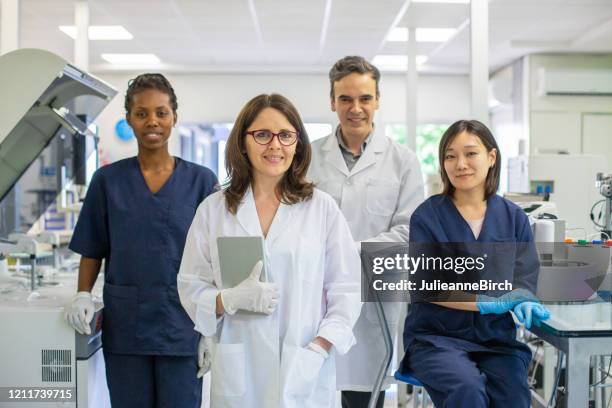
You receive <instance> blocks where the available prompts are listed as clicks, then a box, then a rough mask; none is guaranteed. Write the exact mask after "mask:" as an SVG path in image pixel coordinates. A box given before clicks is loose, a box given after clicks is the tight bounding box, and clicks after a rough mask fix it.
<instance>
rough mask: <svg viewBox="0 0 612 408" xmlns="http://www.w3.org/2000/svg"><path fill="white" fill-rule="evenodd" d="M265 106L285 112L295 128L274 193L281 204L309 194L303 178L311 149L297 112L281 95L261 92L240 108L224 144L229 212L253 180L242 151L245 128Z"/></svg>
mask: <svg viewBox="0 0 612 408" xmlns="http://www.w3.org/2000/svg"><path fill="white" fill-rule="evenodd" d="M265 108H273V109H276V110H277V111H279V112H280V113H282V114H283V115H285V117H286V118H287V120H288V121H289V123H291V125H292V126H293V127H294V128H295V129H296V130H297V132H298V140H297V142H296V143H297V146H296V149H295V155H294V156H293V161H292V162H291V166H290V167H289V169H288V170H287V172H286V173H285V174H284V175H283V178H282V180H281V182H280V183H279V184H278V186H277V191H276V194H277V197H278V198H279V199H280V200H281V201H282V202H283V203H285V204H295V203H298V202H300V201H306V200H310V199H311V198H312V193H313V189H314V184H312V183H309V182H307V181H306V180H305V178H306V172H307V170H308V166H309V165H310V157H311V154H312V150H311V148H310V141H309V140H308V134H307V133H306V129H305V128H304V123H303V122H302V119H301V118H300V114H299V113H298V111H297V109H296V108H295V107H294V106H293V104H292V103H291V102H290V101H289V99H287V98H285V97H284V96H282V95H279V94H271V95H266V94H261V95H258V96H256V97H255V98H253V99H251V100H250V101H249V102H247V104H246V105H245V106H244V107H243V108H242V110H241V111H240V113H239V114H238V118H236V123H234V127H233V128H232V131H231V132H230V135H229V138H228V139H227V144H226V146H225V168H226V170H227V174H228V177H229V181H228V182H227V183H226V184H225V185H224V191H223V194H224V195H225V200H226V202H227V208H228V209H229V211H230V212H231V213H232V214H236V212H237V211H238V206H239V205H240V202H241V201H242V198H243V197H244V194H245V192H246V190H247V188H248V187H249V186H250V184H251V182H252V181H253V168H252V165H251V163H250V161H249V158H248V156H247V153H246V143H245V140H246V137H247V135H246V131H247V130H248V128H249V126H251V124H252V123H253V122H254V121H255V119H256V118H257V116H258V115H259V113H260V112H261V111H262V110H264V109H265Z"/></svg>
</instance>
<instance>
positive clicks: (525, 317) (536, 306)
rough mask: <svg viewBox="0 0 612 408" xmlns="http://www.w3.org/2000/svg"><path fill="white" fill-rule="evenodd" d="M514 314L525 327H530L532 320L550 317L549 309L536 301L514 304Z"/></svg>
mask: <svg viewBox="0 0 612 408" xmlns="http://www.w3.org/2000/svg"><path fill="white" fill-rule="evenodd" d="M514 315H515V316H516V318H517V319H518V321H519V322H521V323H523V324H524V325H525V327H526V328H527V329H529V328H531V322H532V321H542V320H546V319H548V318H549V317H550V311H549V310H548V309H547V308H546V307H544V305H541V304H540V303H536V302H523V303H519V304H518V305H516V306H514Z"/></svg>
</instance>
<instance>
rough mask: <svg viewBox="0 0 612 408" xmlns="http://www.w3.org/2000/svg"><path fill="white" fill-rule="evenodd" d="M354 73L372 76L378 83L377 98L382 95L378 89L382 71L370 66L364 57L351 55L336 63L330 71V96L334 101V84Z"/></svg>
mask: <svg viewBox="0 0 612 408" xmlns="http://www.w3.org/2000/svg"><path fill="white" fill-rule="evenodd" d="M352 73H358V74H370V75H372V78H373V79H374V81H375V82H376V96H378V95H380V91H379V89H378V82H380V71H379V70H378V68H376V67H375V66H374V65H372V64H370V63H369V62H368V61H366V59H365V58H363V57H359V56H356V55H349V56H347V57H344V58H342V59H340V60H338V61H336V63H335V64H334V66H333V67H332V68H331V69H330V70H329V86H330V92H329V95H330V96H331V98H332V99H334V98H335V95H334V82H337V81H339V80H341V79H342V78H344V77H345V76H348V75H350V74H352Z"/></svg>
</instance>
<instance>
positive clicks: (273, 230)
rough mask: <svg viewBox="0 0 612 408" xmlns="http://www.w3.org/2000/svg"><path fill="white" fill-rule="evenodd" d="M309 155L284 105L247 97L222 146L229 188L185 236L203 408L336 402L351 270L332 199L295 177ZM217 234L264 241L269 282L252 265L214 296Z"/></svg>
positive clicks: (355, 264)
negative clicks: (200, 339)
mask: <svg viewBox="0 0 612 408" xmlns="http://www.w3.org/2000/svg"><path fill="white" fill-rule="evenodd" d="M310 155H311V150H310V143H309V141H308V136H307V134H306V130H305V129H304V125H303V123H302V120H301V119H300V117H299V114H298V112H297V110H296V109H295V107H294V106H293V105H292V104H291V102H290V101H289V100H287V99H286V98H284V97H283V96H281V95H277V94H272V95H259V96H257V97H255V98H253V99H252V100H251V101H249V102H248V103H247V104H246V106H245V107H244V108H243V109H242V111H241V112H240V114H239V115H238V118H237V120H236V123H235V125H234V128H233V129H232V132H231V134H230V137H229V139H228V142H227V145H226V167H227V170H228V174H229V177H230V181H229V182H228V184H227V185H226V187H225V188H224V190H223V191H220V192H217V193H215V194H213V195H211V196H209V197H208V198H207V199H206V200H205V201H204V202H202V204H201V205H200V206H199V208H198V210H197V212H196V216H195V218H194V220H193V223H192V225H191V228H190V230H189V233H188V235H187V242H186V244H185V251H184V253H183V259H182V263H181V267H180V271H179V274H178V288H179V294H180V299H181V303H182V304H183V306H184V307H185V309H186V310H187V312H188V314H189V316H191V319H192V320H193V321H194V323H195V329H196V330H197V331H199V332H200V333H202V334H203V335H204V336H207V337H208V338H212V341H211V342H209V344H208V346H207V347H209V350H206V353H205V355H206V356H207V358H208V357H210V358H211V359H212V363H211V374H212V378H211V401H212V406H213V407H284V408H286V407H317V408H319V407H333V406H334V400H335V386H336V384H335V360H334V355H335V354H343V353H346V352H347V351H348V350H349V348H350V347H351V346H352V345H353V344H354V342H355V339H354V337H353V333H352V327H353V325H354V324H355V321H356V319H357V317H358V316H359V311H360V307H361V303H360V294H359V270H360V263H359V256H358V253H357V250H356V248H355V245H354V243H353V239H352V237H351V233H350V230H349V228H348V226H347V223H346V221H345V219H344V217H343V216H342V214H341V212H340V210H339V209H338V207H337V205H336V203H335V202H334V200H333V199H332V198H331V197H330V196H328V195H327V194H325V193H323V192H321V191H319V190H316V189H314V186H313V185H312V184H311V183H308V182H306V181H305V175H306V171H307V169H308V166H309V163H310ZM219 236H263V237H264V238H265V241H264V246H265V259H264V263H265V270H266V274H267V282H265V283H264V282H260V281H259V279H258V277H259V273H260V272H261V264H256V265H255V266H254V268H253V271H252V273H251V276H250V277H249V278H247V279H246V280H245V281H244V282H242V283H240V284H239V285H237V286H236V287H234V288H225V289H222V288H223V285H222V276H221V272H220V269H219V259H218V253H217V242H216V238H217V237H219ZM243 311H250V312H258V313H244V312H243Z"/></svg>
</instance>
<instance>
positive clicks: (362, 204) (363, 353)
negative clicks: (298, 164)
mask: <svg viewBox="0 0 612 408" xmlns="http://www.w3.org/2000/svg"><path fill="white" fill-rule="evenodd" d="M375 129H377V131H376V132H375V133H374V135H373V136H372V138H371V140H370V142H369V144H368V145H367V146H366V149H365V151H364V152H363V154H362V156H361V157H360V158H359V160H358V161H357V163H356V164H355V166H354V167H353V169H352V170H351V171H350V172H349V170H348V168H347V166H346V162H345V161H344V158H343V157H342V152H341V151H340V147H339V146H338V139H337V138H336V135H335V133H332V134H331V135H329V136H327V137H326V138H323V139H320V140H317V141H315V142H314V143H312V150H313V154H312V161H311V164H310V168H309V170H308V179H309V180H311V181H313V182H315V183H316V185H317V187H318V188H320V189H321V190H323V191H325V192H327V193H329V194H330V195H331V196H332V197H333V198H334V200H336V202H337V203H338V206H339V207H340V210H341V211H342V213H343V214H344V216H345V217H346V220H347V222H348V224H349V227H350V229H351V233H352V235H353V239H354V240H355V241H356V242H357V245H358V246H360V242H363V241H371V242H408V228H409V227H408V226H409V221H410V215H411V214H412V212H413V211H414V210H415V208H416V207H417V206H418V205H419V204H420V203H421V202H422V201H423V176H422V173H421V166H420V165H419V161H418V159H417V157H416V154H414V152H413V151H411V150H410V149H408V148H407V147H404V146H401V145H399V144H398V143H396V142H394V141H392V140H391V139H389V138H388V137H386V136H385V135H384V134H382V133H381V130H382V129H381V130H378V128H375ZM401 307H402V304H401V303H385V304H384V309H385V314H386V316H387V321H388V324H389V329H390V331H391V335H392V336H394V335H395V332H396V331H397V323H398V319H399V315H400V311H401ZM353 331H354V333H355V337H356V339H357V344H356V345H355V346H354V347H353V348H351V350H350V352H349V353H347V354H346V355H344V356H341V357H339V358H338V359H337V360H336V366H337V387H338V389H339V390H352V391H372V388H373V386H374V381H375V379H376V374H377V373H378V370H379V368H380V365H381V363H382V361H383V359H384V351H385V350H384V343H383V340H382V331H381V327H380V324H379V322H378V319H377V317H376V308H375V305H374V304H372V303H365V304H364V306H363V308H362V311H361V315H360V317H359V320H358V321H357V324H356V325H355V328H354V330H353Z"/></svg>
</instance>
